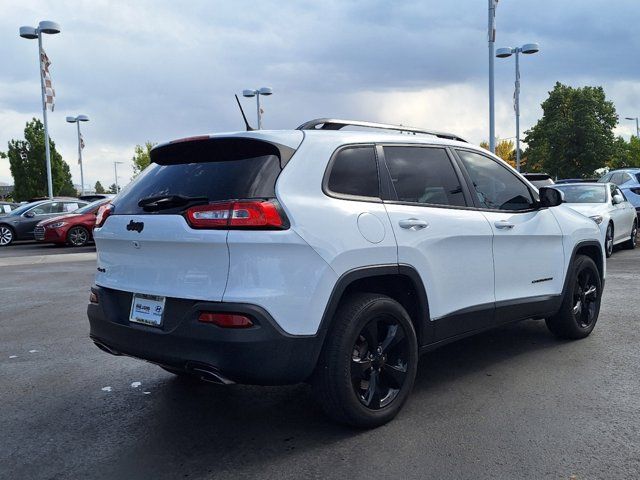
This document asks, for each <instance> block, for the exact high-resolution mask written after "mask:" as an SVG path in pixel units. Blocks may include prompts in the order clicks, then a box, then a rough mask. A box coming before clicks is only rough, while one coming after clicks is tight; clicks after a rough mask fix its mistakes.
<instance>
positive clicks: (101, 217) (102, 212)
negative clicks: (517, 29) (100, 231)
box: [95, 203, 113, 228]
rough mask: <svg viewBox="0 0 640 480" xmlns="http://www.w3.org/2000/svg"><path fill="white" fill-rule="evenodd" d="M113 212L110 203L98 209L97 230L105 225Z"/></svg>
mask: <svg viewBox="0 0 640 480" xmlns="http://www.w3.org/2000/svg"><path fill="white" fill-rule="evenodd" d="M112 212H113V205H112V204H110V203H105V204H104V205H102V206H101V207H100V208H99V209H98V213H96V225H95V228H100V227H101V226H102V225H104V222H105V220H106V219H107V217H108V216H109V215H111V213H112Z"/></svg>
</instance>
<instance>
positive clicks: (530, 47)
mask: <svg viewBox="0 0 640 480" xmlns="http://www.w3.org/2000/svg"><path fill="white" fill-rule="evenodd" d="M539 50H540V47H539V46H538V44H537V43H527V44H525V45H523V46H521V47H516V48H511V47H505V48H499V49H498V50H497V51H496V57H498V58H507V57H510V56H511V55H513V54H515V56H516V85H515V92H514V103H515V105H514V108H515V111H516V170H517V171H520V54H521V53H524V54H525V55H531V54H533V53H536V52H538V51H539Z"/></svg>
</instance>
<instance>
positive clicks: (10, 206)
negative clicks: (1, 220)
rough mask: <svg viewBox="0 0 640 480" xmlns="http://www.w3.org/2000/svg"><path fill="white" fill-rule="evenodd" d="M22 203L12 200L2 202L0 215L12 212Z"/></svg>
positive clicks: (0, 203)
mask: <svg viewBox="0 0 640 480" xmlns="http://www.w3.org/2000/svg"><path fill="white" fill-rule="evenodd" d="M19 206H20V204H18V203H12V202H0V216H3V215H6V214H7V213H10V212H11V211H12V210H15V209H16V208H18V207H19Z"/></svg>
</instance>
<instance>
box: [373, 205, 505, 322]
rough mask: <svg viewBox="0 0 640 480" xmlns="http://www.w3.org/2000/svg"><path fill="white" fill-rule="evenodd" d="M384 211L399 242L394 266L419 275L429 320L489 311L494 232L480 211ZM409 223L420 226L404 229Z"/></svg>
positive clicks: (392, 207) (397, 208) (424, 208)
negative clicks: (480, 309) (476, 309)
mask: <svg viewBox="0 0 640 480" xmlns="http://www.w3.org/2000/svg"><path fill="white" fill-rule="evenodd" d="M385 206H386V209H387V213H388V214H389V219H390V220H391V225H392V227H393V232H394V234H395V236H396V240H397V242H398V262H399V263H406V264H409V265H413V266H414V267H415V268H416V269H417V270H418V273H419V274H420V277H421V279H422V282H423V283H424V286H425V289H426V291H427V297H428V300H429V311H430V314H431V319H432V320H435V319H438V318H441V317H444V316H447V315H450V314H452V313H456V312H460V311H461V310H466V309H470V308H473V307H477V306H480V305H484V306H486V307H487V308H493V305H492V304H493V302H494V285H493V256H492V248H491V245H492V239H493V233H492V231H491V227H490V226H489V224H488V223H487V220H486V219H485V218H484V216H483V215H482V213H481V212H477V211H473V210H457V209H448V208H438V207H429V206H413V205H399V204H385ZM412 223H413V224H418V225H416V226H407V225H411V224H412ZM421 225H425V226H421ZM487 304H489V305H487ZM483 326H486V325H484V324H483V325H473V326H472V328H471V329H475V328H482V327H483Z"/></svg>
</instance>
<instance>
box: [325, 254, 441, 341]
mask: <svg viewBox="0 0 640 480" xmlns="http://www.w3.org/2000/svg"><path fill="white" fill-rule="evenodd" d="M356 292H367V293H380V294H384V295H388V296H389V297H391V298H393V299H394V300H396V301H397V302H398V303H400V304H401V305H402V306H403V307H404V308H405V310H407V313H408V314H409V316H410V318H411V322H412V323H413V326H414V328H415V329H416V336H417V338H418V347H420V346H421V345H424V344H425V343H427V342H428V341H429V339H430V333H431V332H430V329H429V301H428V298H427V293H426V290H425V288H424V284H423V282H422V279H421V278H420V275H419V274H418V272H417V271H416V270H415V268H413V267H412V266H410V265H396V264H392V265H375V266H367V267H361V268H356V269H353V270H349V271H348V272H345V273H344V274H343V275H341V276H340V278H339V279H338V281H337V282H336V284H335V286H334V288H333V291H332V292H331V296H330V297H329V301H328V302H327V307H326V308H325V311H324V314H323V316H322V320H321V323H320V328H319V333H320V334H321V336H322V342H321V343H322V344H324V339H325V337H326V335H327V333H328V332H329V330H330V328H331V325H332V322H333V319H334V317H335V312H336V310H337V309H338V306H339V305H340V302H341V301H342V300H343V299H344V298H345V297H346V296H347V295H349V294H351V293H356Z"/></svg>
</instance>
